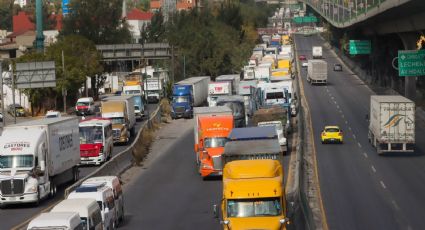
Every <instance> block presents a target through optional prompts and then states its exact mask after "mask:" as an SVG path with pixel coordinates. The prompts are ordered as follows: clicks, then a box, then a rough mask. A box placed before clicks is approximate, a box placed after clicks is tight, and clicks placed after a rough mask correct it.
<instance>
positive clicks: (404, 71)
mask: <svg viewBox="0 0 425 230" xmlns="http://www.w3.org/2000/svg"><path fill="white" fill-rule="evenodd" d="M398 75H399V76H400V77H417V76H424V75H425V50H399V51H398Z"/></svg>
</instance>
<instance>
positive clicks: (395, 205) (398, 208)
mask: <svg viewBox="0 0 425 230" xmlns="http://www.w3.org/2000/svg"><path fill="white" fill-rule="evenodd" d="M391 203H392V204H393V205H394V208H395V209H397V210H400V207H399V206H398V204H397V202H395V200H392V201H391Z"/></svg>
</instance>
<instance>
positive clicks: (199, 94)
mask: <svg viewBox="0 0 425 230" xmlns="http://www.w3.org/2000/svg"><path fill="white" fill-rule="evenodd" d="M209 82H210V77H209V76H201V77H191V78H188V79H185V80H182V81H179V82H177V83H176V84H174V86H173V101H172V103H171V108H172V110H171V117H172V118H173V119H176V118H179V117H185V118H192V117H193V107H195V106H201V105H203V104H205V103H206V102H207V98H208V83H209Z"/></svg>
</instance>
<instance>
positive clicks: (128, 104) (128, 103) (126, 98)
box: [102, 95, 136, 136]
mask: <svg viewBox="0 0 425 230" xmlns="http://www.w3.org/2000/svg"><path fill="white" fill-rule="evenodd" d="M133 97H134V96H133V95H121V96H110V97H106V98H104V99H103V100H102V101H123V102H125V112H124V114H121V115H119V114H114V113H103V112H102V117H104V118H114V117H115V118H117V116H121V117H122V118H124V117H125V116H127V122H128V123H127V129H128V130H130V136H135V134H136V130H135V125H136V111H135V109H134V98H133ZM102 107H103V104H102ZM102 109H103V108H102ZM116 121H117V119H112V125H114V124H115V123H114V122H116Z"/></svg>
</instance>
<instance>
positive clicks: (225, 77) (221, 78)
mask: <svg viewBox="0 0 425 230" xmlns="http://www.w3.org/2000/svg"><path fill="white" fill-rule="evenodd" d="M235 78H239V79H240V75H239V74H226V75H220V76H218V77H216V78H215V80H216V81H226V80H233V79H235Z"/></svg>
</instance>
